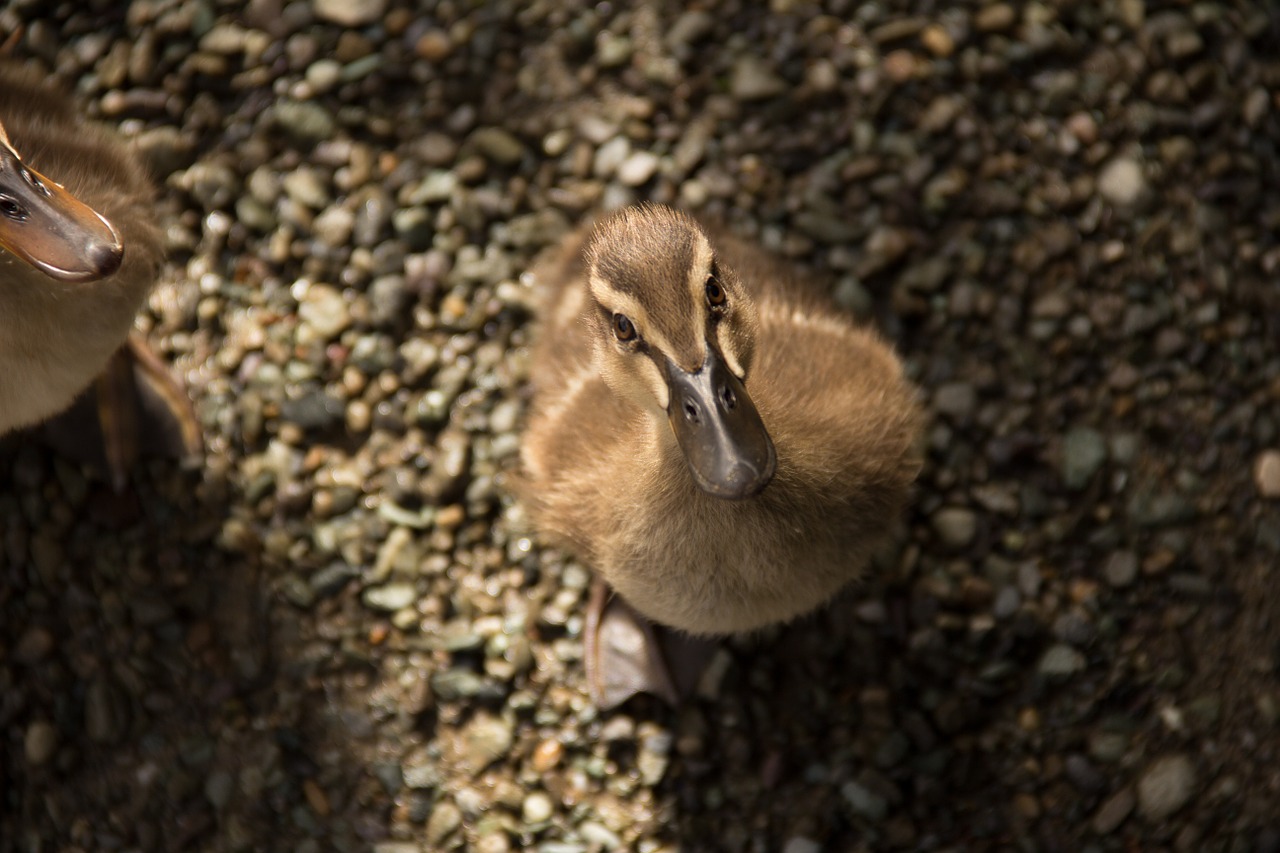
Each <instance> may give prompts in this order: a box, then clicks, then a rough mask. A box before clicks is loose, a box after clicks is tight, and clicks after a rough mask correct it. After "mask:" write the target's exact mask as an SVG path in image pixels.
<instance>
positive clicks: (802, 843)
mask: <svg viewBox="0 0 1280 853" xmlns="http://www.w3.org/2000/svg"><path fill="white" fill-rule="evenodd" d="M782 853H822V845H821V844H819V843H818V842H816V841H814V840H813V839H812V838H805V837H804V836H803V835H793V836H791V837H790V838H788V839H787V840H786V841H785V842H783V844H782Z"/></svg>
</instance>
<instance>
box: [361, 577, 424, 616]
mask: <svg viewBox="0 0 1280 853" xmlns="http://www.w3.org/2000/svg"><path fill="white" fill-rule="evenodd" d="M417 599H418V590H417V589H416V588H415V587H414V585H413V584H411V583H389V584H386V585H385V586H371V587H369V588H368V589H366V590H365V591H364V594H363V595H362V596H361V600H363V601H364V604H365V606H366V607H369V608H372V609H374V610H382V611H386V612H388V613H391V612H394V611H396V610H400V609H402V608H405V607H408V606H409V605H411V604H413V603H414V602H415V601H417Z"/></svg>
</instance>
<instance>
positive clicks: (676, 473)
mask: <svg viewBox="0 0 1280 853" xmlns="http://www.w3.org/2000/svg"><path fill="white" fill-rule="evenodd" d="M534 277H535V279H536V281H537V284H538V285H539V286H540V287H541V288H542V291H543V297H544V304H543V308H542V313H541V318H540V319H541V331H540V334H539V337H538V340H537V342H536V344H535V347H534V351H533V361H532V379H533V384H534V400H533V406H532V411H531V414H530V417H529V421H528V424H527V426H526V430H525V434H524V438H523V443H522V448H521V459H522V466H523V475H522V479H521V480H520V481H519V483H518V490H519V492H520V495H521V498H522V500H523V501H524V503H525V506H526V508H527V509H528V512H529V516H530V518H531V520H532V521H533V523H534V525H535V527H537V529H538V530H539V531H540V532H541V533H542V534H543V535H544V536H545V537H546V538H547V539H548V540H549V541H551V542H553V543H555V544H557V545H559V546H561V547H563V548H565V549H566V550H568V551H570V552H571V553H573V554H574V555H575V556H577V557H578V558H579V559H581V560H582V561H583V562H584V563H586V564H588V565H590V566H591V567H592V568H593V569H595V571H596V573H597V575H598V577H599V578H601V579H602V580H603V582H605V583H607V584H608V587H609V588H610V590H611V593H609V594H597V595H593V597H592V602H593V603H592V606H591V610H590V611H589V612H588V620H587V626H588V630H587V636H585V637H584V643H585V645H586V653H587V654H586V660H587V663H588V670H589V672H588V684H589V687H590V688H591V691H592V695H593V698H594V699H595V700H596V702H597V704H599V705H601V706H604V707H608V706H611V705H614V704H618V703H619V702H621V701H623V700H625V699H626V698H627V697H628V696H630V695H632V694H633V693H635V692H639V691H650V692H657V693H659V694H661V695H665V696H667V697H668V698H673V697H674V694H675V693H676V692H678V691H677V690H676V688H675V685H676V684H677V682H679V681H680V680H681V679H680V678H679V677H676V676H675V675H674V674H672V673H671V672H670V671H669V670H670V669H671V667H668V666H667V665H668V664H669V663H671V662H672V661H671V660H670V657H671V655H672V652H671V650H672V649H673V648H674V647H675V646H674V645H673V644H672V643H671V642H669V639H668V638H667V637H666V636H664V635H665V634H667V633H668V632H667V631H666V629H675V630H676V631H678V632H681V633H683V634H686V635H691V636H693V637H703V636H715V635H724V634H732V633H738V632H745V631H752V630H755V629H758V628H760V627H763V626H765V625H770V624H774V623H778V622H786V621H789V620H791V619H794V618H796V617H798V616H800V615H802V614H804V613H807V612H809V611H812V610H813V609H815V608H817V607H819V606H821V605H822V604H824V603H825V602H826V601H828V600H829V599H830V598H831V597H832V596H833V595H834V594H835V593H836V592H837V591H838V590H839V589H840V588H841V587H842V586H844V585H845V584H847V583H849V582H850V581H853V580H855V579H856V578H858V577H859V576H860V575H861V574H862V573H863V571H864V569H865V566H866V564H867V562H868V561H869V559H870V556H871V554H872V553H873V551H874V550H875V549H876V547H877V546H878V545H879V544H880V543H881V542H882V541H883V539H884V538H885V537H886V535H887V532H888V531H889V530H890V529H892V525H893V521H894V519H895V518H896V516H897V515H898V513H899V512H900V511H901V508H902V507H903V505H904V503H905V500H906V496H907V493H908V490H909V487H910V484H911V482H912V481H913V480H914V478H915V475H916V473H917V471H918V469H919V466H920V456H919V452H918V438H919V434H920V429H921V416H920V412H919V409H918V406H917V405H916V402H915V394H914V391H913V390H912V388H911V386H910V383H908V382H907V381H906V379H905V378H904V377H903V374H902V366H901V364H900V362H899V361H898V359H897V357H896V356H895V355H894V354H893V352H892V350H891V349H890V348H889V347H888V346H886V345H885V344H884V343H883V342H882V341H881V340H880V339H879V338H878V337H877V336H876V335H875V334H874V333H873V332H872V331H870V330H868V329H866V328H862V327H859V326H857V325H856V324H854V323H853V322H852V321H851V320H850V318H848V317H847V316H845V315H844V314H843V313H842V312H840V311H839V310H838V309H836V308H835V307H834V306H833V305H831V304H830V303H829V302H828V301H826V300H825V298H824V297H823V296H822V295H821V294H820V293H819V292H818V290H817V289H816V288H814V287H813V286H812V285H811V284H810V283H808V282H806V281H804V280H803V278H802V277H801V276H800V275H798V274H797V273H796V272H795V271H792V270H790V269H788V268H786V267H785V266H783V265H782V264H780V263H778V262H777V261H776V260H775V259H773V258H771V257H769V256H768V255H766V254H764V253H763V252H761V251H760V250H759V249H757V248H755V247H753V246H749V245H747V244H745V243H742V242H739V241H737V240H734V239H732V238H730V237H727V236H723V235H717V234H713V232H712V231H711V230H710V229H708V228H706V227H705V226H703V225H702V224H701V223H699V222H698V221H697V220H695V219H693V218H692V217H690V216H688V215H686V214H683V213H680V212H677V211H675V210H672V209H671V208H667V207H662V206H658V205H644V206H640V207H635V208H628V209H626V210H623V211H620V212H618V213H615V214H612V215H610V216H608V217H606V218H604V219H603V220H601V221H600V222H599V223H598V224H597V225H595V226H594V227H593V228H590V229H587V230H584V231H581V232H579V233H577V234H575V235H573V236H571V237H570V238H569V239H568V240H566V242H565V243H564V245H562V246H561V247H559V248H558V249H557V250H556V251H555V252H554V253H553V254H551V255H550V256H549V257H548V258H547V259H545V260H543V261H542V262H540V263H539V264H538V265H537V266H536V268H535V270H534ZM618 620H630V621H631V622H633V623H634V624H631V625H629V626H627V625H622V626H620V625H619V624H617V622H618ZM650 621H651V622H652V623H656V627H655V626H654V625H650V624H649V622H650ZM677 645H678V644H677ZM685 645H686V646H687V644H685ZM624 658H625V659H624ZM637 658H643V660H641V661H640V662H637ZM619 673H622V674H621V675H620V674H619Z"/></svg>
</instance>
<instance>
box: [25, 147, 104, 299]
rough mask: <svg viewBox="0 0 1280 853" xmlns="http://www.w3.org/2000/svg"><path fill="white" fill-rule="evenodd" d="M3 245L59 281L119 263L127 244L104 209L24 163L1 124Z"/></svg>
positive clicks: (98, 274)
mask: <svg viewBox="0 0 1280 853" xmlns="http://www.w3.org/2000/svg"><path fill="white" fill-rule="evenodd" d="M0 247H3V248H5V249H7V250H9V251H10V252H11V253H13V254H14V255H16V256H17V257H19V258H21V259H22V260H23V261H26V262H27V263H28V264H30V265H31V266H33V267H35V268H36V269H38V270H40V271H41V272H43V273H44V274H45V275H47V276H49V277H51V278H54V279H57V280H59V281H67V282H79V281H94V280H97V279H100V278H105V277H106V276H109V275H111V274H112V273H114V272H115V271H116V270H117V269H119V268H120V262H121V260H123V258H124V246H123V244H122V243H121V242H120V236H119V235H118V234H117V233H116V230H115V229H114V228H113V227H112V226H111V223H109V222H108V221H107V220H106V219H105V218H103V216H102V215H101V214H99V213H98V212H97V211H96V210H94V209H93V208H91V207H89V206H88V205H87V204H85V203H84V202H82V201H80V199H78V198H76V197H75V196H74V195H72V194H71V193H70V192H68V191H67V190H66V189H65V188H63V187H62V186H61V185H60V184H58V183H55V182H54V181H51V180H49V179H48V178H46V177H45V176H44V175H41V174H40V173H39V172H37V171H36V170H35V169H32V168H31V167H30V166H28V165H26V164H25V163H23V162H22V158H21V157H19V156H18V152H17V151H16V150H15V149H14V147H13V144H12V143H11V142H10V141H9V136H8V134H7V133H5V131H4V128H3V126H0Z"/></svg>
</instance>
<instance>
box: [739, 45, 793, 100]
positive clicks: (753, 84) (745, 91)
mask: <svg viewBox="0 0 1280 853" xmlns="http://www.w3.org/2000/svg"><path fill="white" fill-rule="evenodd" d="M786 90H787V84H786V82H784V81H783V80H782V78H781V77H779V76H778V75H777V74H775V73H774V72H773V69H771V68H770V67H769V66H767V65H765V64H764V63H763V62H762V61H760V60H759V59H757V58H756V57H754V56H751V55H749V54H748V55H743V56H739V57H738V59H737V60H735V61H734V63H733V71H732V74H731V75H730V78H729V92H730V93H731V94H732V95H733V96H734V97H735V98H737V99H738V100H740V101H760V100H764V99H766V98H772V97H775V96H777V95H781V94H782V93H783V92H785V91H786Z"/></svg>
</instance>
